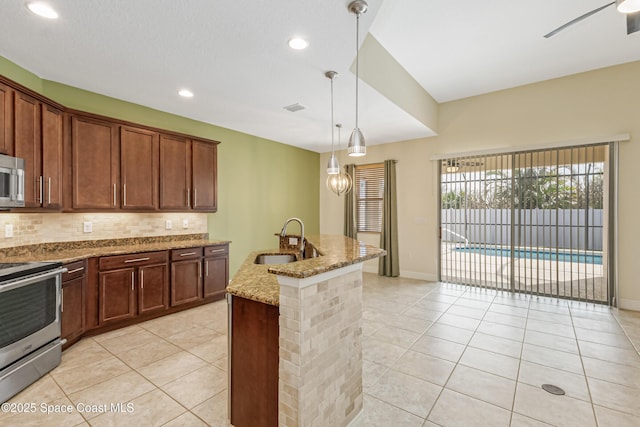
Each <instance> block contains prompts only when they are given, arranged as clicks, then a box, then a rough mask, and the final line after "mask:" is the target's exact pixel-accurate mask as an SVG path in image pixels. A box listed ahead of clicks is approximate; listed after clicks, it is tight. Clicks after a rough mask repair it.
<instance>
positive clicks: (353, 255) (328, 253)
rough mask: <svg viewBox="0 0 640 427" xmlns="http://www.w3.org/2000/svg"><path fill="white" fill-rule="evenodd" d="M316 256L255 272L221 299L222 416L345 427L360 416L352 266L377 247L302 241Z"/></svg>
mask: <svg viewBox="0 0 640 427" xmlns="http://www.w3.org/2000/svg"><path fill="white" fill-rule="evenodd" d="M307 242H308V244H311V245H312V246H313V247H314V248H315V249H316V250H317V252H318V255H319V256H317V257H314V258H310V259H304V260H300V261H296V262H291V263H288V264H256V263H255V261H256V259H257V257H258V256H259V255H263V254H266V253H279V251H278V250H273V251H258V252H253V253H251V254H249V256H248V257H247V259H246V260H245V262H244V264H243V265H242V266H241V267H240V269H239V271H238V273H237V274H236V276H235V277H234V279H233V281H232V282H231V283H230V284H229V286H228V288H227V292H228V295H229V299H230V310H229V316H230V321H229V337H230V357H229V360H230V387H229V389H230V405H229V406H230V418H231V423H232V424H233V425H235V426H236V427H243V426H249V425H250V426H275V425H280V426H315V425H318V426H320V425H332V426H346V425H349V424H350V423H352V422H354V421H355V420H356V419H357V417H358V416H359V414H360V413H361V411H362V343H361V338H362V263H363V262H364V261H366V260H369V259H374V258H377V257H379V256H383V255H385V254H386V252H385V251H384V250H382V249H380V248H377V247H374V246H370V245H366V244H364V243H362V242H359V241H356V240H353V239H350V238H347V237H344V236H329V235H318V236H308V237H307Z"/></svg>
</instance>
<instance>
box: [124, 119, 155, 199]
mask: <svg viewBox="0 0 640 427" xmlns="http://www.w3.org/2000/svg"><path fill="white" fill-rule="evenodd" d="M158 138H159V136H158V133H157V132H152V131H148V130H144V129H137V128H132V127H128V126H122V127H121V128H120V181H121V187H122V191H121V196H122V197H121V200H122V208H123V209H136V210H155V209H157V208H158V144H159V139H158Z"/></svg>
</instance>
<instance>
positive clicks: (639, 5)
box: [616, 0, 640, 13]
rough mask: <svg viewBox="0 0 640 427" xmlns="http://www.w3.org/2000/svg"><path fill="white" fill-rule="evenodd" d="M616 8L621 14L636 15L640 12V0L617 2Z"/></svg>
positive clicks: (621, 0) (617, 0) (620, 0)
mask: <svg viewBox="0 0 640 427" xmlns="http://www.w3.org/2000/svg"><path fill="white" fill-rule="evenodd" d="M616 8H617V9H618V12H621V13H634V12H638V11H640V0H616Z"/></svg>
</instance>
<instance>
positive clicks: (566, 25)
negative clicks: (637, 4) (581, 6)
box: [544, 1, 615, 39]
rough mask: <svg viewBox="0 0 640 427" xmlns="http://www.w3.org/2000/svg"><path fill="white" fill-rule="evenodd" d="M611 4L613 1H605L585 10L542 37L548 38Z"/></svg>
mask: <svg viewBox="0 0 640 427" xmlns="http://www.w3.org/2000/svg"><path fill="white" fill-rule="evenodd" d="M612 4H615V1H612V2H611V3H607V4H605V5H604V6H600V7H598V8H596V9H593V10H592V11H590V12H587V13H585V14H584V15H581V16H578V17H577V18H576V19H573V20H571V21H569V22H567V23H566V24H564V25H561V26H559V27H558V28H556V29H555V30H553V31H551V32H550V33H548V34H545V35H544V38H545V39H548V38H549V37H551V36H553V35H556V34H558V33H559V32H560V31H562V30H564V29H565V28H567V27H570V26H572V25H573V24H576V23H578V22H580V21H582V20H583V19H587V18H588V17H590V16H591V15H594V14H596V13H598V12H600V11H601V10H602V9H606V8H607V7H609V6H611V5H612Z"/></svg>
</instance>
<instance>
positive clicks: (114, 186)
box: [113, 184, 116, 206]
mask: <svg viewBox="0 0 640 427" xmlns="http://www.w3.org/2000/svg"><path fill="white" fill-rule="evenodd" d="M113 206H116V185H115V184H113Z"/></svg>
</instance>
